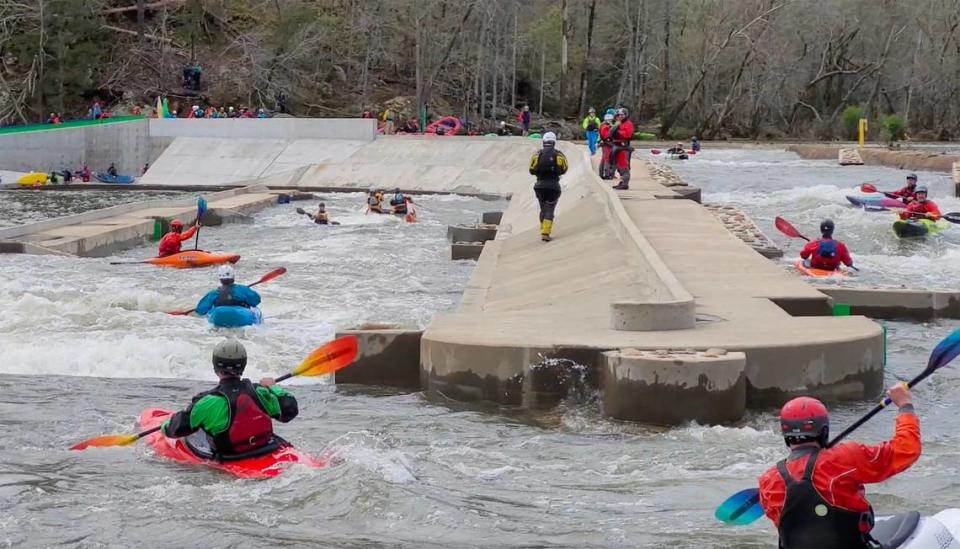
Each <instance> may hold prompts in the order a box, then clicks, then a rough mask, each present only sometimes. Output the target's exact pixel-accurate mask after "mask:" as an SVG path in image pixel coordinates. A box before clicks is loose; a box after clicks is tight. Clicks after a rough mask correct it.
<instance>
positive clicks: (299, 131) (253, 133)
mask: <svg viewBox="0 0 960 549" xmlns="http://www.w3.org/2000/svg"><path fill="white" fill-rule="evenodd" d="M150 135H151V136H152V137H215V138H226V139H285V140H296V139H345V140H351V141H373V139H374V138H375V137H376V135H377V121H376V120H374V119H371V118H267V119H263V120H261V119H258V118H215V119H211V120H208V119H194V118H151V119H150Z"/></svg>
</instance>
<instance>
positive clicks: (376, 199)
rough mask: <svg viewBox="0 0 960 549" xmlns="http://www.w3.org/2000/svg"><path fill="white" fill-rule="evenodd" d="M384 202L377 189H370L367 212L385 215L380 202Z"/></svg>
mask: <svg viewBox="0 0 960 549" xmlns="http://www.w3.org/2000/svg"><path fill="white" fill-rule="evenodd" d="M382 200H383V195H382V194H380V193H379V192H377V190H376V189H374V188H373V187H370V195H369V196H368V197H367V211H368V212H373V213H383V208H382V207H381V206H380V202H381V201H382Z"/></svg>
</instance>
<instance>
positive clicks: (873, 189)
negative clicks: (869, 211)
mask: <svg viewBox="0 0 960 549" xmlns="http://www.w3.org/2000/svg"><path fill="white" fill-rule="evenodd" d="M860 191H861V192H865V193H875V192H879V191H877V188H876V187H874V186H873V184H872V183H864V184H863V185H860Z"/></svg>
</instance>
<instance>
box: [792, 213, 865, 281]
mask: <svg viewBox="0 0 960 549" xmlns="http://www.w3.org/2000/svg"><path fill="white" fill-rule="evenodd" d="M833 227H834V225H833V220H831V219H824V220H823V222H822V223H820V238H818V239H817V240H811V241H810V242H807V245H806V246H804V247H803V249H802V250H800V259H803V260H804V263H805V264H806V266H807V267H812V268H814V269H823V270H825V271H835V270H837V269H839V268H840V264H841V263H842V264H844V265H846V266H847V267H853V259H852V258H851V257H850V252H849V251H848V250H847V245H846V244H844V243H843V242H841V241H839V240H834V239H833Z"/></svg>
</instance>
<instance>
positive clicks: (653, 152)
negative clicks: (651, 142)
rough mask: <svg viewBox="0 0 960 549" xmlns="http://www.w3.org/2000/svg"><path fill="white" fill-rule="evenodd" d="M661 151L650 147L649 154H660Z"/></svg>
mask: <svg viewBox="0 0 960 549" xmlns="http://www.w3.org/2000/svg"><path fill="white" fill-rule="evenodd" d="M661 152H662V151H661V150H660V149H650V154H660V153H661Z"/></svg>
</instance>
